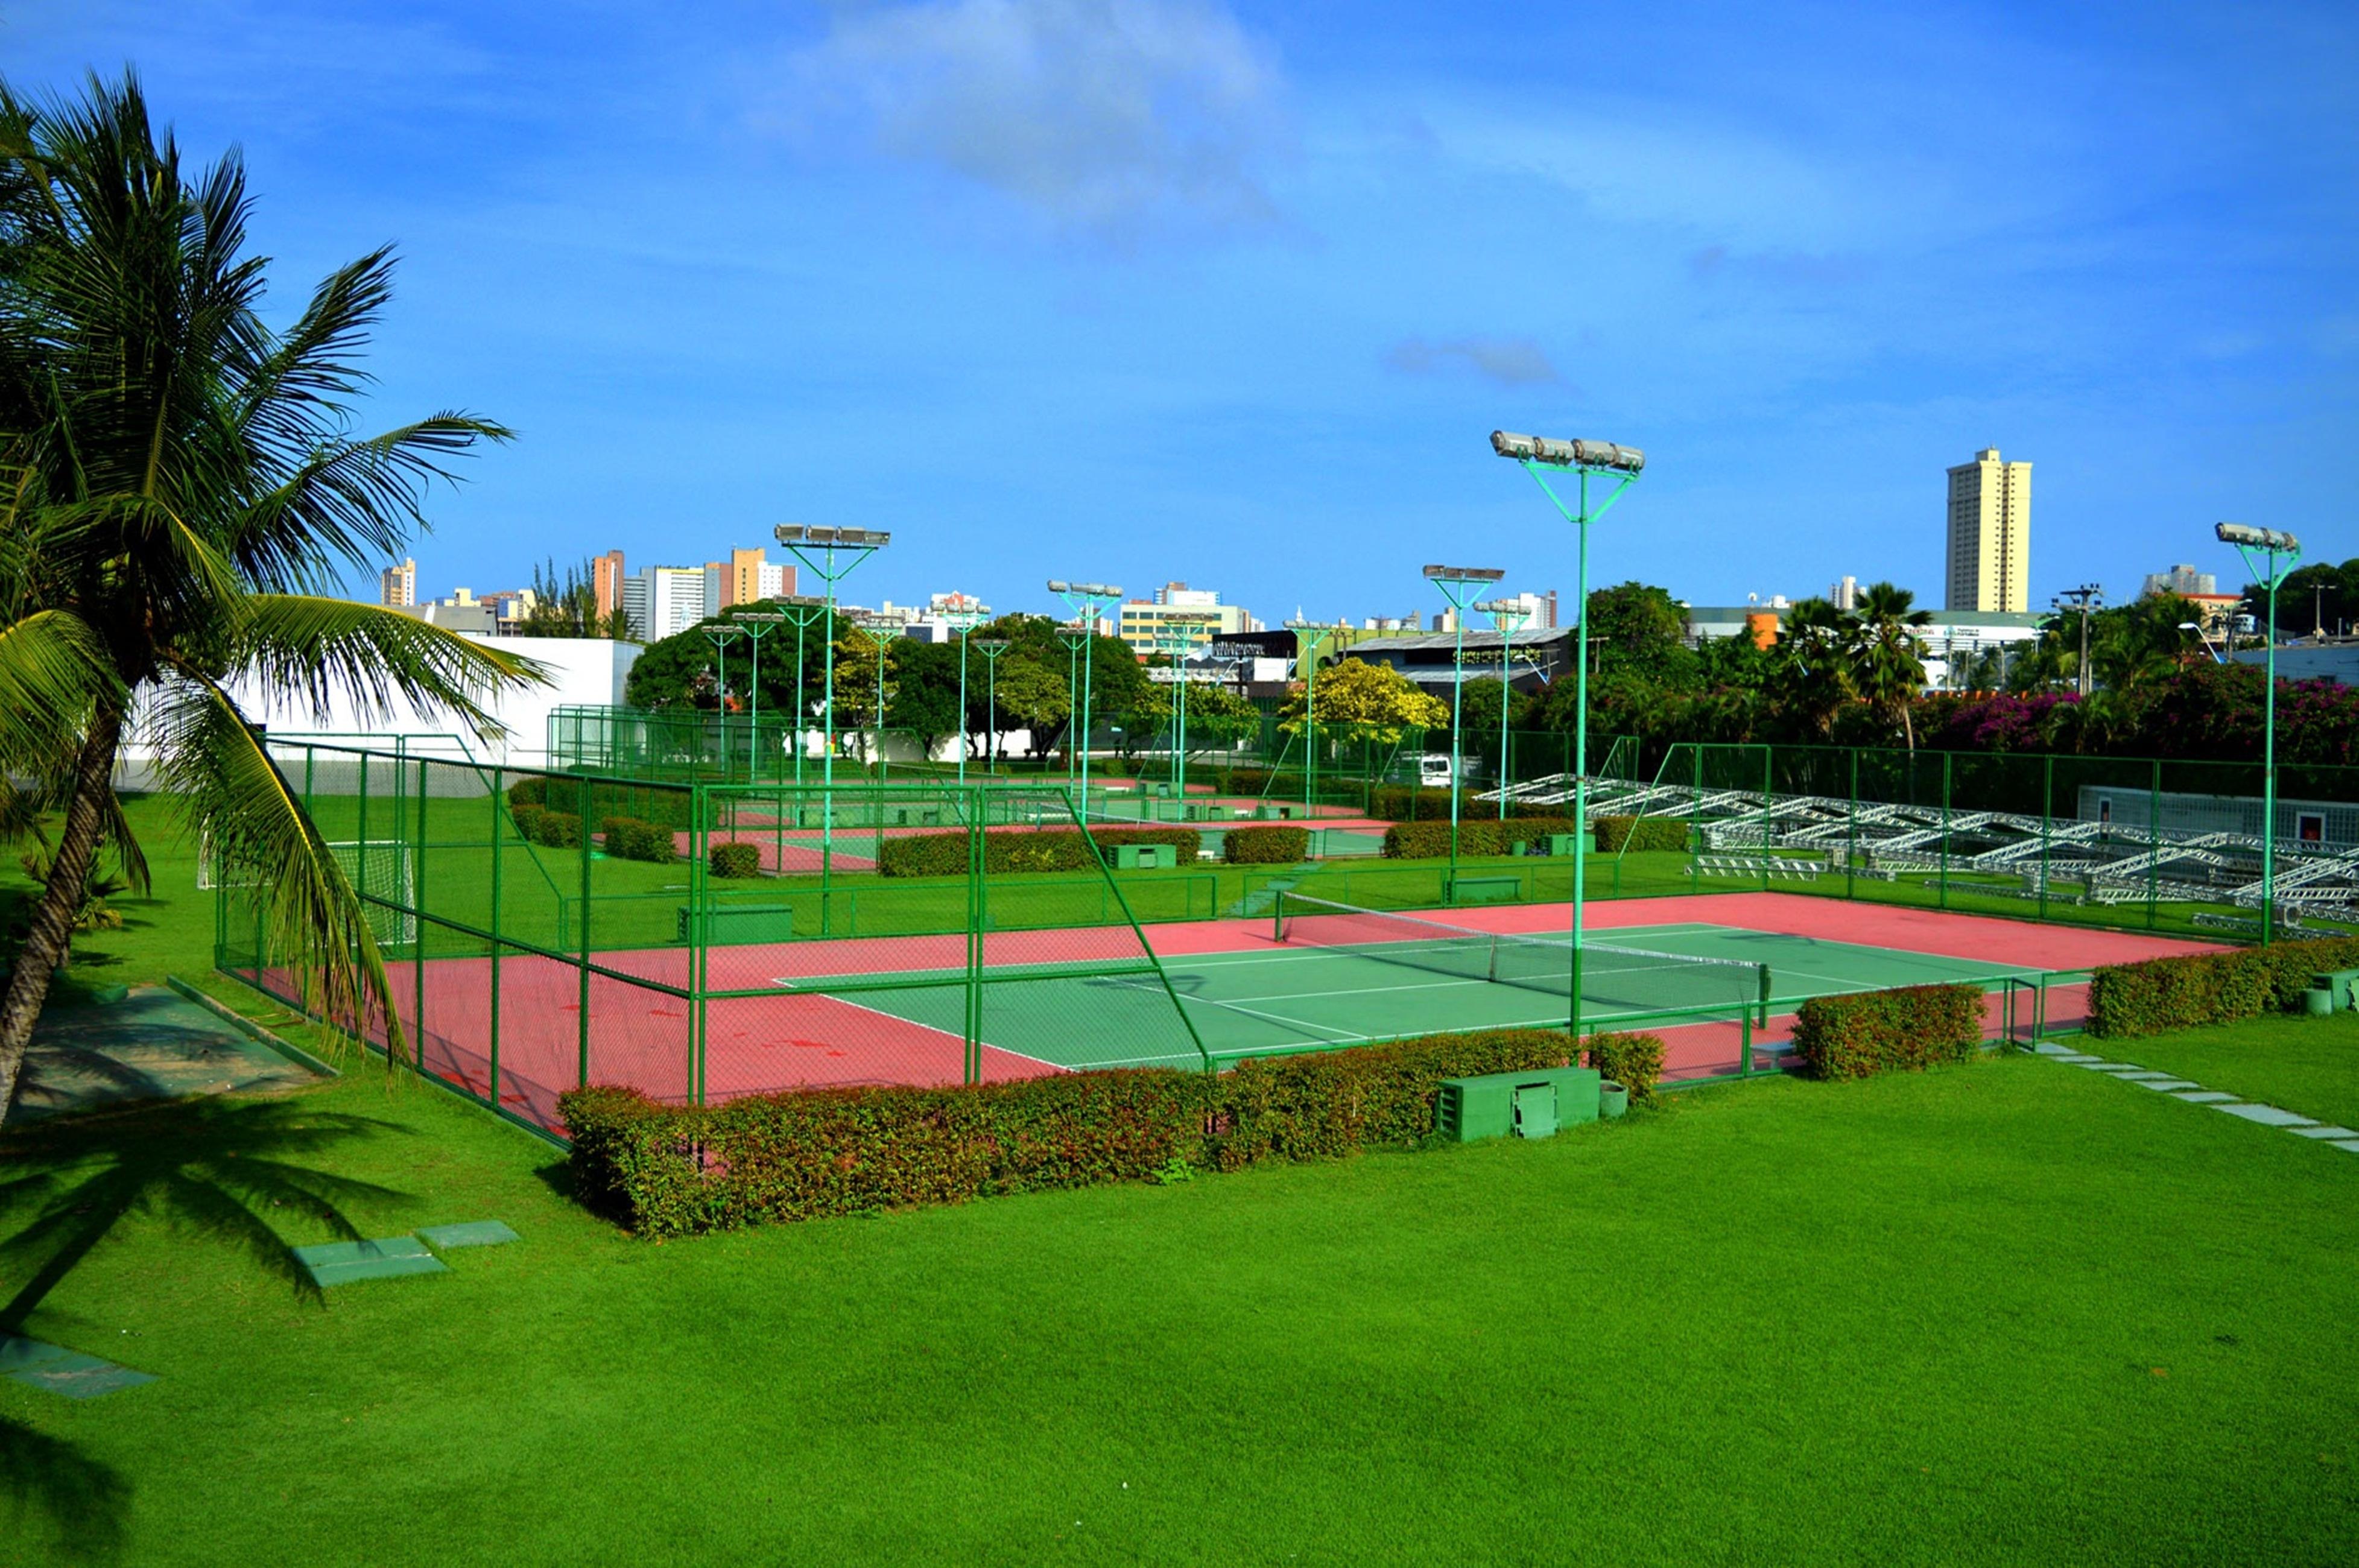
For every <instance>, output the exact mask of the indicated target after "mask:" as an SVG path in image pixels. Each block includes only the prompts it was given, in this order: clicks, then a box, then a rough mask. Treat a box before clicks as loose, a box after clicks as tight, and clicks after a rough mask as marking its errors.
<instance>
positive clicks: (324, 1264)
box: [295, 1236, 451, 1290]
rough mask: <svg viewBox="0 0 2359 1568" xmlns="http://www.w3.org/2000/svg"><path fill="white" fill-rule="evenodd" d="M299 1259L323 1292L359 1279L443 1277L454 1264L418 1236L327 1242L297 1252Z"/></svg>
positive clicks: (301, 1248) (298, 1249)
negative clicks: (415, 1275) (438, 1275)
mask: <svg viewBox="0 0 2359 1568" xmlns="http://www.w3.org/2000/svg"><path fill="white" fill-rule="evenodd" d="M295 1260H296V1261H297V1262H298V1263H300V1264H302V1265H303V1269H304V1271H305V1272H307V1273H309V1274H310V1276H311V1282H312V1283H313V1284H315V1285H317V1286H319V1287H320V1288H321V1290H326V1289H328V1288H329V1287H330V1286H332V1285H349V1284H352V1283H353V1281H359V1280H389V1279H393V1278H395V1277H397V1276H398V1275H402V1274H440V1273H445V1272H447V1271H449V1269H450V1267H451V1266H450V1265H449V1264H447V1263H445V1262H443V1261H442V1260H441V1259H440V1258H437V1257H436V1256H434V1254H433V1253H431V1252H429V1251H428V1250H426V1244H425V1243H424V1242H422V1241H420V1240H419V1239H418V1238H416V1237H415V1236H388V1237H386V1238H384V1239H383V1240H379V1241H323V1242H321V1243H320V1244H319V1245H317V1246H315V1247H298V1248H297V1249H295Z"/></svg>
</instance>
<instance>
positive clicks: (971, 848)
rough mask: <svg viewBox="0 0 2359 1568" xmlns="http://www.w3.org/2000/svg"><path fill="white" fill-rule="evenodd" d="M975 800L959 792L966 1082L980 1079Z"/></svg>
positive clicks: (979, 861) (979, 851)
mask: <svg viewBox="0 0 2359 1568" xmlns="http://www.w3.org/2000/svg"><path fill="white" fill-rule="evenodd" d="M978 804H979V803H978V802H977V800H976V798H975V796H974V795H973V792H972V791H967V792H963V793H962V798H961V800H960V809H961V810H962V813H963V814H964V816H965V818H966V1028H965V1036H966V1038H965V1042H964V1049H963V1051H962V1055H963V1057H964V1061H963V1062H962V1064H961V1073H960V1076H961V1078H962V1080H963V1081H964V1082H966V1083H969V1084H976V1083H980V1082H982V1080H983V878H984V871H985V869H986V864H987V858H986V856H985V854H984V833H983V825H982V823H981V822H979V821H978V820H977V819H976V811H975V808H976V806H977V805H978ZM1082 832H1083V833H1084V834H1085V835H1086V834H1087V832H1088V828H1087V827H1083V828H1082Z"/></svg>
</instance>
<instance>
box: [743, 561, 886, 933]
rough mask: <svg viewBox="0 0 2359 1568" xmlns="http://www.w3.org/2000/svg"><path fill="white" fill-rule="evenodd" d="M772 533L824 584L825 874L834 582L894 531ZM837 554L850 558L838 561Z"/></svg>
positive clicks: (831, 807)
mask: <svg viewBox="0 0 2359 1568" xmlns="http://www.w3.org/2000/svg"><path fill="white" fill-rule="evenodd" d="M773 533H775V534H776V535H777V541H778V543H779V544H781V545H784V546H786V547H787V549H788V552H789V553H790V554H792V555H793V557H795V559H797V560H799V561H800V562H801V563H802V564H803V565H804V566H806V567H809V568H810V569H811V570H812V571H815V572H817V573H818V574H819V576H820V580H821V581H822V582H824V583H826V584H827V597H826V600H825V601H824V602H825V603H826V605H827V614H828V627H827V631H828V635H827V679H826V683H825V686H824V687H823V688H822V689H823V690H824V691H825V693H826V695H825V696H824V697H822V698H821V703H822V707H821V730H820V737H821V741H820V777H821V788H823V789H824V790H825V791H826V792H827V794H826V795H825V796H824V797H823V798H822V799H821V802H820V849H819V863H820V869H821V875H822V876H824V875H825V873H826V869H827V867H828V865H829V863H830V862H831V861H832V860H834V858H835V856H834V850H835V793H834V792H835V593H836V585H837V584H839V583H841V582H842V581H843V579H845V578H847V577H849V576H851V575H852V573H853V569H854V568H857V567H858V566H859V565H860V563H861V562H863V561H864V560H866V559H867V558H868V557H871V556H873V555H875V553H876V552H877V551H879V550H881V549H883V548H884V547H885V546H887V545H889V544H891V543H892V542H893V535H891V534H889V533H886V532H885V531H884V530H882V529H876V528H810V527H805V526H804V525H803V524H799V523H781V524H778V525H777V528H776V529H774V530H773ZM838 556H844V557H850V558H849V559H846V560H844V561H843V562H842V564H840V565H839V564H838V561H837V557H838ZM824 896H825V894H824V893H822V894H821V897H822V898H824Z"/></svg>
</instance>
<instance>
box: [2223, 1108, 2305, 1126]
mask: <svg viewBox="0 0 2359 1568" xmlns="http://www.w3.org/2000/svg"><path fill="white" fill-rule="evenodd" d="M2212 1109H2213V1110H2218V1111H2225V1112H2226V1113H2227V1114H2228V1115H2230V1116H2239V1117H2242V1118H2244V1119H2245V1120H2246V1121H2257V1122H2259V1123H2260V1124H2261V1125H2262V1126H2263V1127H2315V1126H2317V1125H2318V1123H2317V1122H2315V1121H2313V1120H2311V1119H2310V1118H2309V1117H2306V1116H2296V1115H2295V1114H2294V1113H2293V1112H2291V1111H2289V1110H2279V1109H2278V1108H2277V1107H2276V1106H2273V1105H2215V1106H2213V1107H2212Z"/></svg>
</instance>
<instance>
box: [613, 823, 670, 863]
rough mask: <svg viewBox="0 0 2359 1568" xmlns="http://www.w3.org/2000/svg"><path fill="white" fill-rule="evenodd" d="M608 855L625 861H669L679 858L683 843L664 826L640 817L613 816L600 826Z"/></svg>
mask: <svg viewBox="0 0 2359 1568" xmlns="http://www.w3.org/2000/svg"><path fill="white" fill-rule="evenodd" d="M598 830H599V833H600V835H601V837H603V838H604V839H605V841H606V853H608V854H609V855H613V856H615V857H617V858H618V859H621V860H655V861H658V862H669V861H670V860H676V859H678V858H679V840H678V839H677V838H674V837H673V835H672V830H671V829H670V828H669V827H664V826H663V825H662V824H661V823H657V822H648V821H646V820H644V819H642V818H640V817H636V816H610V817H608V818H606V820H605V821H603V822H602V823H600V824H599V825H598Z"/></svg>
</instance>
